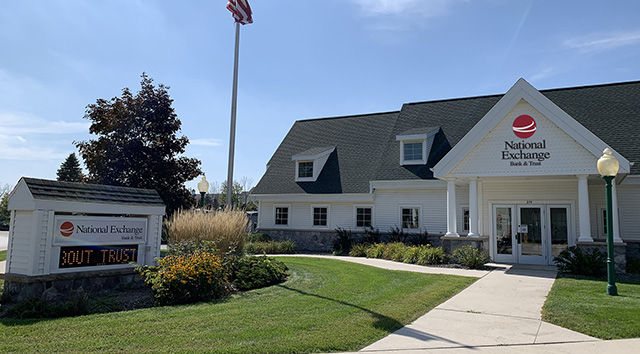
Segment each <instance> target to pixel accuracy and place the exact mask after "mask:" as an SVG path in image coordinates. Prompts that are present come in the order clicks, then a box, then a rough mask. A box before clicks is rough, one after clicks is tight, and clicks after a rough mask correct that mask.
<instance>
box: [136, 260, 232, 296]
mask: <svg viewBox="0 0 640 354" xmlns="http://www.w3.org/2000/svg"><path fill="white" fill-rule="evenodd" d="M136 269H137V270H138V272H139V273H140V274H141V276H142V279H143V280H144V282H145V284H146V285H147V286H149V287H151V288H152V289H153V290H154V292H155V298H156V303H157V304H158V305H171V304H184V303H191V302H197V301H210V300H213V299H217V298H221V297H224V296H226V295H228V294H229V292H230V291H231V283H230V282H229V277H230V275H229V271H228V269H227V267H225V265H224V264H223V260H222V259H221V258H220V257H218V256H217V255H215V254H213V253H210V252H206V251H200V250H196V251H194V252H193V253H191V254H183V255H170V256H167V257H164V258H162V259H159V260H158V266H156V267H150V266H144V267H137V268H136Z"/></svg>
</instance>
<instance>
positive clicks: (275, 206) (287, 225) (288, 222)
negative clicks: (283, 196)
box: [272, 204, 291, 229]
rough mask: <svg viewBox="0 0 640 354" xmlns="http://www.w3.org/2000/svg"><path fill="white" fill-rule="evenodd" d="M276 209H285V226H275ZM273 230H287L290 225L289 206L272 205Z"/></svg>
mask: <svg viewBox="0 0 640 354" xmlns="http://www.w3.org/2000/svg"><path fill="white" fill-rule="evenodd" d="M276 208H287V224H286V225H282V224H276ZM272 215H273V228H274V229H275V228H287V229H288V228H289V226H290V225H291V204H274V205H273V214H272Z"/></svg>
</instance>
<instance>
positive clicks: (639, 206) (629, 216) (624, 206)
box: [602, 182, 640, 241]
mask: <svg viewBox="0 0 640 354" xmlns="http://www.w3.org/2000/svg"><path fill="white" fill-rule="evenodd" d="M616 189H617V194H618V219H619V220H620V237H621V238H622V240H623V241H640V234H639V233H638V232H637V231H638V230H640V217H639V216H640V185H624V184H623V185H618V186H616ZM602 190H603V191H604V182H603V183H602ZM603 194H604V192H603Z"/></svg>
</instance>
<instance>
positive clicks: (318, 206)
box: [309, 204, 331, 229]
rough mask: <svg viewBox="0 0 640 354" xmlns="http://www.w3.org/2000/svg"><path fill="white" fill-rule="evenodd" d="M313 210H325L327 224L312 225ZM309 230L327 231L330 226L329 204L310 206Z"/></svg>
mask: <svg viewBox="0 0 640 354" xmlns="http://www.w3.org/2000/svg"><path fill="white" fill-rule="evenodd" d="M315 208H327V224H326V225H314V224H313V215H314V213H313V209H315ZM309 222H310V224H311V228H313V229H328V228H329V227H330V226H331V206H330V205H329V204H312V205H311V218H310V220H309Z"/></svg>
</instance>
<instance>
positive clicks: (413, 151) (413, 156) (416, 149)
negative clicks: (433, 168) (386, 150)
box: [402, 141, 424, 162]
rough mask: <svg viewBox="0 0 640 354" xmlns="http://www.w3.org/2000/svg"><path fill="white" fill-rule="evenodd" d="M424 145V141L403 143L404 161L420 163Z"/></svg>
mask: <svg viewBox="0 0 640 354" xmlns="http://www.w3.org/2000/svg"><path fill="white" fill-rule="evenodd" d="M423 145H424V141H417V142H403V144H402V146H403V148H404V161H405V162H411V161H418V162H422V147H423Z"/></svg>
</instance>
